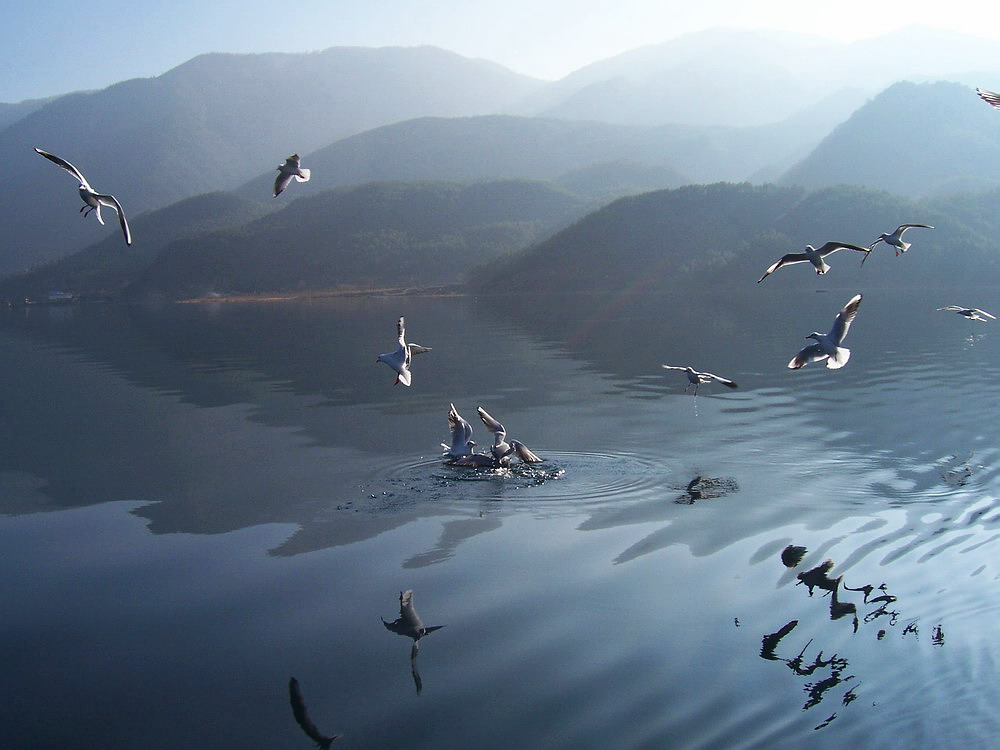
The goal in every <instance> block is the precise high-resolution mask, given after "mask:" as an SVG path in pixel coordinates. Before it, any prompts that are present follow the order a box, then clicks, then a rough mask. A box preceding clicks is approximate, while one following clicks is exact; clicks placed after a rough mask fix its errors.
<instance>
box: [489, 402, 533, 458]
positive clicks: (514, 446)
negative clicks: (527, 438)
mask: <svg viewBox="0 0 1000 750" xmlns="http://www.w3.org/2000/svg"><path fill="white" fill-rule="evenodd" d="M476 412H477V413H478V414H479V418H480V419H481V420H483V424H484V425H486V429H487V430H489V431H490V432H492V433H493V448H491V452H492V454H493V459H494V460H495V461H496V462H497V463H498V464H500V465H504V464H507V463H510V455H511V454H512V453H513V454H515V455H516V456H517V457H518V458H519V459H521V461H523V462H524V463H526V464H534V463H538V462H540V461H541V460H542V459H540V458H539V457H538V456H536V455H535V454H534V453H532V452H531V450H529V449H528V447H527V446H526V445H524V444H523V443H519V442H518V441H517V440H511V441H510V442H509V443H508V442H507V430H505V429H504V426H503V425H502V424H500V423H499V422H498V421H497V420H495V419H494V418H493V417H491V416H490V415H489V413H488V412H487V411H486V409H484V408H483V407H481V406H480V407H478V408H477V409H476Z"/></svg>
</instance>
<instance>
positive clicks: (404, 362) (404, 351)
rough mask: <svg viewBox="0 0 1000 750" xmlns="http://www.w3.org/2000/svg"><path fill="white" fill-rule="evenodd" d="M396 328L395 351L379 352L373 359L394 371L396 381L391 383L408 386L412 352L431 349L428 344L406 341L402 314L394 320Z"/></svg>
mask: <svg viewBox="0 0 1000 750" xmlns="http://www.w3.org/2000/svg"><path fill="white" fill-rule="evenodd" d="M396 330H397V331H398V332H399V346H397V347H396V351H394V352H386V353H385V354H380V355H378V357H377V358H376V359H375V361H376V362H385V363H386V364H387V365H389V367H391V368H392V369H393V370H395V371H396V382H395V383H393V385H399V384H400V383H402V384H403V385H407V386H408V385H409V384H410V359H411V358H412V357H413V355H414V354H423V353H424V352H429V351H430V350H431V349H430V347H428V346H420V344H407V343H406V326H405V324H404V322H403V317H402V316H400V318H399V320H398V321H396Z"/></svg>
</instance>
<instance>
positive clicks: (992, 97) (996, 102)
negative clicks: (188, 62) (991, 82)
mask: <svg viewBox="0 0 1000 750" xmlns="http://www.w3.org/2000/svg"><path fill="white" fill-rule="evenodd" d="M976 93H977V94H979V98H980V99H982V100H983V101H984V102H986V103H987V104H989V105H990V106H991V107H993V109H1000V94H996V93H994V92H992V91H987V90H986V89H976Z"/></svg>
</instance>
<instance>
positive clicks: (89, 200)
mask: <svg viewBox="0 0 1000 750" xmlns="http://www.w3.org/2000/svg"><path fill="white" fill-rule="evenodd" d="M976 94H978V95H979V97H980V98H982V99H983V101H985V102H986V103H987V104H989V105H990V106H991V107H994V108H995V109H1000V94H998V93H995V92H992V91H987V90H985V89H979V88H977V89H976ZM35 152H36V153H38V154H39V155H40V156H43V157H45V158H46V159H48V160H49V161H51V162H52V163H53V164H55V165H57V166H59V167H61V168H62V169H64V170H65V171H66V172H68V173H69V174H70V175H71V176H72V177H73V178H74V179H76V180H77V182H78V183H79V188H78V190H79V194H80V198H81V199H82V200H83V202H84V205H83V207H81V208H80V212H81V213H82V214H83V215H84V216H87V215H89V214H90V213H91V212H93V214H94V215H95V216H96V217H97V220H98V221H99V222H100V223H101V224H104V219H103V217H102V216H101V207H102V206H104V207H107V208H111V209H112V210H114V211H115V213H116V214H117V215H118V222H119V224H120V225H121V230H122V235H123V236H124V238H125V244H126V245H131V244H132V233H131V230H130V229H129V225H128V220H127V219H126V218H125V211H124V209H122V206H121V203H119V202H118V199H117V198H115V196H114V195H111V194H110V193H99V192H97V191H96V190H95V189H94V188H93V187H91V185H90V183H89V182H87V178H86V177H84V176H83V173H82V172H81V171H80V170H79V169H77V168H76V167H75V166H73V164H72V163H70V162H69V161H67V160H65V159H63V158H62V157H59V156H56V155H55V154H52V153H49V152H48V151H44V150H42V149H40V148H35ZM277 171H278V174H277V176H276V178H275V180H274V188H273V193H274V196H275V197H277V196H278V195H280V194H281V193H282V192H284V190H285V189H286V188H287V187H288V185H289V184H291V182H292V180H295V181H297V182H308V181H309V179H310V177H311V176H312V175H311V172H310V170H309V169H305V168H303V167H302V165H301V159H300V158H299V155H298V154H292V155H291V156H289V157H287V158H286V159H285V161H284V163H282V164H279V165H278V167H277ZM914 228H921V229H933V228H934V227H933V226H931V225H930V224H917V223H911V224H900V225H899V226H898V227H896V229H895V230H894V231H892V232H891V233H888V234H886V233H883V234H880V235H879V236H878V238H877V239H876V240H875V241H874V242H872V243H871V244H870V245H868V246H867V247H863V246H861V245H854V244H851V243H849V242H835V241H833V242H827V243H825V244H823V245H820V246H819V247H818V248H816V247H813V246H812V245H806V247H805V250H804V251H803V252H799V253H786V254H785V255H783V256H781V258H779V259H778V260H776V261H775V262H774V263H772V264H771V265H770V266H768V268H767V270H765V271H764V274H763V275H762V276H761V277H760V278H759V279H757V283H758V284H759V283H761V282H762V281H764V279H766V278H767V277H768V276H770V275H771V274H772V273H774V272H775V271H777V270H779V269H781V268H784V267H785V266H790V265H795V264H798V263H810V264H812V266H813V268H814V269H815V270H816V273H817V274H820V275H822V274H825V273H827V271H829V270H830V265H829V264H828V263H827V262H826V258H827V257H829V256H830V255H832V254H833V253H836V252H838V251H840V250H854V251H856V252H860V253H862V255H863V257H862V259H861V265H864V263H865V261H866V260H868V256H869V255H870V254H871V252H872V250H874V249H875V247H876V245H878V244H879V243H885V244H886V245H888V246H890V247H892V248H893V249H894V250H895V252H896V256H897V257H898V256H899V255H900V254H901V253H905V252H906V251H907V250H909V249H910V245H911V243H909V242H906V241H905V240H904V239H903V235H904V234H905V233H906V232H907V231H908V230H910V229H914ZM861 297H862V295H860V294H856V295H854V296H853V297H851V299H850V300H848V302H847V304H845V305H844V306H843V308H841V310H840V311H839V312H838V313H837V316H836V317H835V318H834V321H833V325H832V327H831V328H830V330H829V332H827V333H820V332H818V331H814V332H813V333H810V334H809V335H808V336H807V337H806V338H810V339H814V343H812V344H809V345H808V346H805V347H803V348H802V349H801V350H800V351H799V352H798V354H796V355H795V356H794V357H792V359H791V360H790V361H789V363H788V368H789V369H792V370H797V369H799V368H801V367H804V366H805V365H807V364H809V363H811V362H819V361H823V360H825V361H826V366H827V368H829V369H831V370H835V369H839V368H841V367H843V366H844V365H845V364H847V361H848V360H849V359H850V356H851V350H850V349H848V348H846V347H844V346H841V344H842V343H843V341H844V337H845V336H847V331H848V330H849V329H850V326H851V322H852V321H853V320H854V318H855V316H856V315H857V314H858V307H859V306H860V304H861ZM937 309H938V310H945V311H952V312H955V313H957V314H959V315H962V316H963V317H965V318H967V319H968V320H974V321H981V322H986V321H988V320H996V316H995V315H993V314H992V313H988V312H986V311H985V310H982V309H980V308H976V307H961V306H959V305H948V306H946V307H939V308H937ZM396 327H397V333H398V341H397V346H396V349H395V350H394V351H391V352H386V353H384V354H379V355H378V358H377V360H376V361H377V362H384V363H385V364H387V365H389V367H391V368H392V369H393V370H395V372H396V380H395V383H394V384H395V385H399V384H402V385H405V386H409V385H410V383H411V379H412V375H411V372H410V365H411V361H412V358H413V355H414V354H423V353H424V352H429V351H431V349H430V347H426V346H420V345H419V344H407V343H406V328H405V321H404V319H403V317H400V318H399V320H398V322H397V324H396ZM661 366H662V367H663V368H664V369H667V370H680V371H682V372H684V374H685V376H686V378H687V380H688V385H687V386H686V387H685V391H687V390H689V389H691V388H692V386H693V388H694V395H697V394H698V388H699V387H700V386H701V385H704V384H706V383H713V382H714V383H721V384H722V385H724V386H726V387H728V388H737V387H738V386H737V384H736V383H735V382H734V381H733V380H730V379H729V378H724V377H722V376H721V375H715V374H714V373H711V372H704V371H699V370H695V369H694V368H693V367H690V366H688V365H666V364H665V365H661ZM450 406H451V409H450V411H449V412H448V424H449V427H450V429H451V444H450V445H445V444H444V443H442V447H443V448H444V449H445V453H444V456H445V457H446V458H447V459H448V462H449V463H451V464H454V465H456V466H483V467H486V466H488V467H493V468H497V467H504V466H508V465H509V464H510V461H511V457H512V456H517V457H518V458H519V459H520V460H521V461H522V462H524V463H535V462H539V461H541V460H542V459H540V458H539V457H538V456H537V455H535V454H534V453H533V452H532V451H531V450H529V449H528V448H527V447H526V446H525V445H524V444H523V443H520V442H519V441H517V440H511V441H510V442H509V443H508V442H507V440H506V430H505V429H504V426H503V425H502V424H501V423H500V422H498V421H497V420H496V419H494V418H493V417H492V416H490V414H489V413H488V412H487V411H486V410H485V409H483V407H481V406H480V407H478V408H477V413H478V414H479V418H480V419H481V420H482V422H483V424H484V425H485V426H486V429H487V430H489V431H490V432H491V433H493V446H492V447H491V449H490V450H489V451H488V452H479V453H477V452H475V451H474V450H473V449H474V447H475V445H476V442H475V441H474V440H473V439H472V427H471V425H470V424H469V423H468V421H466V420H465V419H464V418H463V417H462V416H461V415H460V414H459V413H458V411H456V409H455V405H454V404H451V405H450Z"/></svg>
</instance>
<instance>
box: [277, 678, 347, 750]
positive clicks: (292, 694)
mask: <svg viewBox="0 0 1000 750" xmlns="http://www.w3.org/2000/svg"><path fill="white" fill-rule="evenodd" d="M288 700H289V702H290V703H291V704H292V715H293V716H295V722H296V723H297V724H298V725H299V726H300V727H301V728H302V731H303V732H305V733H306V736H307V737H308V738H309V739H311V740H312V741H313V742H315V743H316V747H318V748H322V750H326V749H327V748H329V747H330V745H331V744H333V741H334V740H335V739H337V738H338V737H340V735H339V734H335V735H333V736H329V737H328V736H327V735H325V734H323V733H322V732H321V731H319V729H318V728H317V727H316V725H315V724H314V723H313V720H312V719H311V718H310V717H309V712H308V711H306V704H305V701H303V700H302V691H301V690H300V689H299V681H298V680H296V679H295V678H294V677H292V678H290V679H289V680H288Z"/></svg>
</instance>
